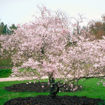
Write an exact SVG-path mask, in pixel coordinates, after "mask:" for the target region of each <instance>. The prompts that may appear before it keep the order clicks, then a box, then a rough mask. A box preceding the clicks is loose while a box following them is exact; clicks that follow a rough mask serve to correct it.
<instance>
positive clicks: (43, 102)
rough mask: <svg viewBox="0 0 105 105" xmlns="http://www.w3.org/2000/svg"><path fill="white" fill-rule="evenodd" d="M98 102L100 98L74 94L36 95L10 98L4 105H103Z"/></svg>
mask: <svg viewBox="0 0 105 105" xmlns="http://www.w3.org/2000/svg"><path fill="white" fill-rule="evenodd" d="M100 102H101V103H102V101H101V100H100V99H91V98H86V97H76V96H57V97H56V98H54V99H52V98H51V97H50V96H37V97H27V98H16V99H12V100H9V101H8V102H6V103H5V104H4V105H105V104H104V103H103V104H99V103H100Z"/></svg>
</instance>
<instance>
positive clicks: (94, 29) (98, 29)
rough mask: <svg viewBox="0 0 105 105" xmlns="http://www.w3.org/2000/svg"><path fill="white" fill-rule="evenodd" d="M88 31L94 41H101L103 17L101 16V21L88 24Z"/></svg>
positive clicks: (104, 22)
mask: <svg viewBox="0 0 105 105" xmlns="http://www.w3.org/2000/svg"><path fill="white" fill-rule="evenodd" d="M89 29H90V34H91V35H93V36H94V37H95V38H96V39H101V38H102V36H105V16H102V21H93V22H90V26H89Z"/></svg>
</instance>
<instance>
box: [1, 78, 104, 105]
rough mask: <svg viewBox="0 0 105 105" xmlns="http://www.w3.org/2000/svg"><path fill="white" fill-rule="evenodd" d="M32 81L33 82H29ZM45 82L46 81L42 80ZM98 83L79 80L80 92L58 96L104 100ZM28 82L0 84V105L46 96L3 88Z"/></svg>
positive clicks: (90, 80) (96, 80) (102, 90)
mask: <svg viewBox="0 0 105 105" xmlns="http://www.w3.org/2000/svg"><path fill="white" fill-rule="evenodd" d="M31 81H33V80H31ZM43 81H47V80H43ZM98 81H100V79H98V78H91V79H87V80H84V81H83V79H81V80H80V81H79V84H81V85H82V86H83V89H82V90H81V91H77V92H60V93H59V94H58V95H60V96H62V95H69V96H86V97H90V98H100V99H103V100H105V87H104V86H103V85H102V84H100V85H97V82H98ZM24 82H28V81H9V82H0V105H3V104H4V103H5V102H6V101H8V100H10V99H12V98H17V97H33V96H37V95H48V94H49V93H48V92H45V93H36V92H9V91H7V90H5V89H4V87H5V86H10V85H12V84H17V83H24Z"/></svg>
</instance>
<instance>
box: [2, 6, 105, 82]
mask: <svg viewBox="0 0 105 105" xmlns="http://www.w3.org/2000/svg"><path fill="white" fill-rule="evenodd" d="M39 9H40V13H41V15H40V16H39V17H35V21H34V22H31V23H30V24H24V25H22V26H18V29H17V30H15V32H14V33H13V34H12V35H11V36H10V37H9V38H7V39H5V38H4V40H2V39H1V40H0V43H1V50H0V51H1V52H2V54H3V52H4V50H7V51H8V53H11V55H12V57H11V59H12V62H13V65H14V66H13V68H12V69H13V74H12V76H35V77H37V78H39V79H40V78H41V77H43V76H49V73H50V74H51V73H52V72H53V76H54V77H55V78H63V79H64V80H65V82H66V81H72V80H79V79H80V78H83V77H87V78H88V77H99V76H105V38H103V39H101V40H94V41H90V40H89V39H85V38H84V37H83V36H82V33H81V35H80V36H78V38H77V37H76V36H73V35H72V33H71V31H70V26H69V24H68V23H69V21H68V20H67V18H66V16H64V15H62V14H60V13H57V12H54V13H53V12H50V11H49V10H48V9H46V8H45V7H43V8H39ZM83 34H84V33H83ZM0 37H1V38H2V36H0ZM70 38H72V41H71V39H70ZM74 42H75V43H74Z"/></svg>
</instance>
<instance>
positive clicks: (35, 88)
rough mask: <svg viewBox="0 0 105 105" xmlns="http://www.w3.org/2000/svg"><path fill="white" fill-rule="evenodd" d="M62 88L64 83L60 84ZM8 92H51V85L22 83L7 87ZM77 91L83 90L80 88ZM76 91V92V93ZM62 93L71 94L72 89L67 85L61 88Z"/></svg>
mask: <svg viewBox="0 0 105 105" xmlns="http://www.w3.org/2000/svg"><path fill="white" fill-rule="evenodd" d="M59 85H60V86H61V85H63V84H62V83H60V84H59ZM5 89H6V90H8V91H12V92H49V91H50V85H49V84H48V83H47V82H36V83H28V84H26V83H21V84H14V85H12V86H8V87H5ZM76 90H81V88H80V87H78V88H77V89H76ZM76 90H75V91H76ZM60 91H61V92H71V91H72V88H71V87H70V86H68V85H67V84H65V85H64V86H63V87H62V88H60Z"/></svg>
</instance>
